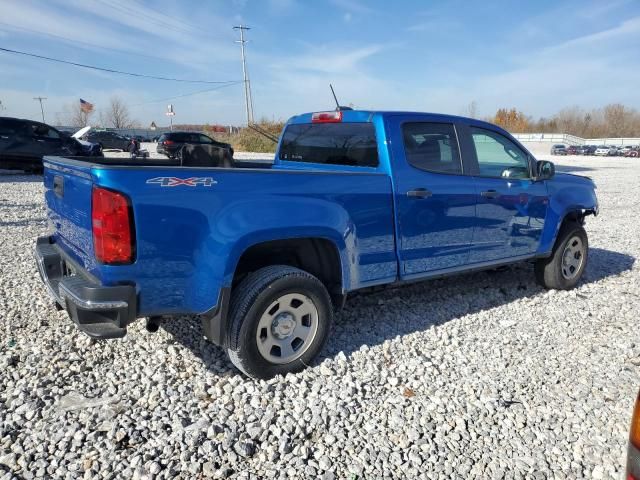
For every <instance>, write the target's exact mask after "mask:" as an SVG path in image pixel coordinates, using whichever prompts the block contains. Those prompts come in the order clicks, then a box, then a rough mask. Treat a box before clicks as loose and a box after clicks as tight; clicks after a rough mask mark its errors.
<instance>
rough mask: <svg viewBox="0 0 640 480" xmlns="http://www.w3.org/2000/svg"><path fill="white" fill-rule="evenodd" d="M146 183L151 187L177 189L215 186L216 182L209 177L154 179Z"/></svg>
mask: <svg viewBox="0 0 640 480" xmlns="http://www.w3.org/2000/svg"><path fill="white" fill-rule="evenodd" d="M146 183H148V184H152V185H154V184H155V185H160V186H161V187H179V186H181V185H185V186H187V187H197V186H199V185H201V186H203V187H210V186H211V185H215V184H216V183H218V182H216V181H215V180H214V179H213V178H211V177H189V178H178V177H156V178H150V179H149V180H147V182H146Z"/></svg>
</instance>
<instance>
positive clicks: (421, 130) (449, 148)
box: [402, 122, 462, 175]
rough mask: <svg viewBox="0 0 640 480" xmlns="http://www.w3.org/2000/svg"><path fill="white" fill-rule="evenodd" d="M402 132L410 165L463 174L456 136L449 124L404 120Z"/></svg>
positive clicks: (429, 169) (422, 168)
mask: <svg viewBox="0 0 640 480" xmlns="http://www.w3.org/2000/svg"><path fill="white" fill-rule="evenodd" d="M402 136H403V139H404V151H405V154H406V156H407V161H408V162H409V164H410V165H411V166H413V167H415V168H419V169H420V170H426V171H427V172H435V173H448V174H451V175H462V163H461V161H460V152H459V151H458V140H457V137H456V131H455V129H454V128H453V125H452V124H450V123H431V122H411V123H404V124H403V125H402Z"/></svg>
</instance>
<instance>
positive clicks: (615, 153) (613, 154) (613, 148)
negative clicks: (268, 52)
mask: <svg viewBox="0 0 640 480" xmlns="http://www.w3.org/2000/svg"><path fill="white" fill-rule="evenodd" d="M618 148H619V147H616V146H615V145H609V154H608V155H609V156H610V157H617V156H618V155H619V154H618Z"/></svg>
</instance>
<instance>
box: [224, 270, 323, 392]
mask: <svg viewBox="0 0 640 480" xmlns="http://www.w3.org/2000/svg"><path fill="white" fill-rule="evenodd" d="M332 323H333V309H332V306H331V299H330V297H329V294H328V292H327V289H326V288H325V287H324V285H323V284H322V282H320V280H318V279H317V278H316V277H314V276H313V275H311V274H309V273H307V272H305V271H303V270H300V269H298V268H294V267H289V266H285V265H273V266H269V267H265V268H261V269H260V270H257V271H256V272H253V273H251V274H249V275H248V276H247V277H246V278H245V279H244V280H243V281H242V282H240V284H239V285H238V286H237V287H235V289H234V293H233V295H232V298H231V305H230V308H229V329H228V333H227V342H226V345H227V353H228V354H229V358H230V359H231V362H232V363H233V364H234V365H235V366H236V367H237V368H238V369H239V370H240V371H242V372H243V373H245V374H246V375H248V376H250V377H254V378H265V379H266V378H271V377H273V376H275V375H278V374H281V375H285V374H287V373H289V372H297V371H300V370H302V369H303V368H305V367H306V366H307V365H309V364H310V363H311V361H312V360H313V359H314V358H315V357H316V356H317V355H318V353H320V351H321V350H322V348H323V347H324V344H325V342H326V340H327V338H328V336H329V332H330V330H331V325H332Z"/></svg>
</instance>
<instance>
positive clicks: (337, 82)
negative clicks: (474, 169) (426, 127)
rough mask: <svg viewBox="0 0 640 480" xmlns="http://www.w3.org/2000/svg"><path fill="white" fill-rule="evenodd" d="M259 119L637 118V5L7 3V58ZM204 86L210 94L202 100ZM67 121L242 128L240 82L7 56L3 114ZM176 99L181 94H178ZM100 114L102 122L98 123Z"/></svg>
mask: <svg viewBox="0 0 640 480" xmlns="http://www.w3.org/2000/svg"><path fill="white" fill-rule="evenodd" d="M239 24H245V25H248V26H249V27H251V30H249V31H248V32H247V39H248V40H249V43H247V44H246V54H247V65H248V71H249V76H250V80H251V88H252V91H253V99H254V113H255V117H256V119H258V118H263V117H264V118H267V119H274V120H280V119H282V120H286V119H287V118H288V117H290V116H292V115H296V114H298V113H302V112H309V111H318V110H326V109H332V108H334V106H335V105H334V102H333V98H332V96H331V92H330V90H329V86H328V84H329V83H332V84H333V86H334V88H335V90H336V93H337V94H338V98H339V100H340V103H341V104H344V105H353V106H355V107H356V108H362V109H372V110H411V111H426V112H440V113H451V114H462V115H464V114H468V112H469V104H470V103H471V102H475V103H476V105H477V114H478V115H480V116H486V115H491V114H493V113H494V112H495V110H496V109H497V108H500V107H516V108H518V109H520V110H522V111H524V112H525V113H526V114H528V115H532V116H534V117H539V116H551V115H553V114H554V113H556V112H557V111H558V110H560V109H561V108H563V107H568V106H573V105H579V106H582V107H584V108H595V107H600V106H603V105H605V104H607V103H613V102H620V103H624V104H626V105H628V106H630V107H633V108H639V109H640V62H639V61H638V60H639V59H640V0H608V1H588V0H587V1H585V0H571V1H558V0H553V1H548V0H538V1H536V2H530V1H508V0H505V1H502V0H500V1H490V0H487V1H483V2H476V1H456V0H451V1H417V0H413V1H396V2H390V1H385V0H381V1H374V0H372V1H365V0H324V1H321V0H318V1H311V0H309V1H304V0H227V1H222V0H219V1H214V0H210V1H180V2H175V1H170V0H158V1H132V0H47V1H38V0H20V1H14V0H0V48H8V49H13V50H20V51H24V52H29V53H33V54H37V55H44V56H49V57H54V58H59V59H63V60H67V61H71V62H77V63H84V64H89V65H94V66H99V67H104V68H109V69H117V70H122V71H127V72H133V73H140V74H144V75H150V76H161V77H171V78H179V79H184V80H202V81H209V82H227V81H236V82H239V81H241V80H242V64H241V61H240V46H239V44H238V43H235V41H236V40H237V39H238V32H237V31H235V30H233V28H232V27H233V26H234V25H239ZM196 92H200V93H196ZM36 96H43V97H47V100H45V101H44V109H45V118H46V120H47V121H48V122H49V123H56V120H57V119H58V118H60V117H61V115H62V114H63V112H64V111H65V108H68V106H70V105H74V104H77V102H78V101H79V98H83V99H85V100H87V101H89V102H91V103H93V104H94V105H95V106H96V109H97V111H98V112H99V111H100V109H104V108H106V106H107V105H108V102H109V99H110V98H111V97H113V96H118V97H120V98H122V99H123V100H124V101H125V102H126V103H127V104H128V105H129V107H130V111H131V116H132V117H133V118H134V119H136V120H137V121H138V122H139V123H140V125H142V126H147V125H149V124H150V123H151V122H152V121H154V122H155V123H156V124H157V125H165V124H168V117H166V116H165V115H164V112H165V111H166V108H167V104H168V103H172V104H173V106H174V110H175V112H176V116H175V117H174V122H175V123H210V124H213V123H220V124H234V125H240V124H242V123H243V122H245V110H244V98H243V88H242V84H241V83H235V84H231V85H229V84H211V83H186V82H169V81H161V80H155V79H148V78H138V77H131V76H124V75H116V74H112V73H107V72H102V71H95V70H88V69H83V68H78V67H74V66H71V65H64V64H59V63H53V62H49V61H45V60H42V59H36V58H30V57H25V56H21V55H15V54H10V53H6V52H1V51H0V102H2V107H0V109H2V108H3V109H2V111H0V115H3V116H15V117H22V118H32V119H40V118H41V114H40V105H39V103H38V102H37V101H35V100H33V97H36ZM174 97H178V98H174ZM96 116H97V115H96Z"/></svg>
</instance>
